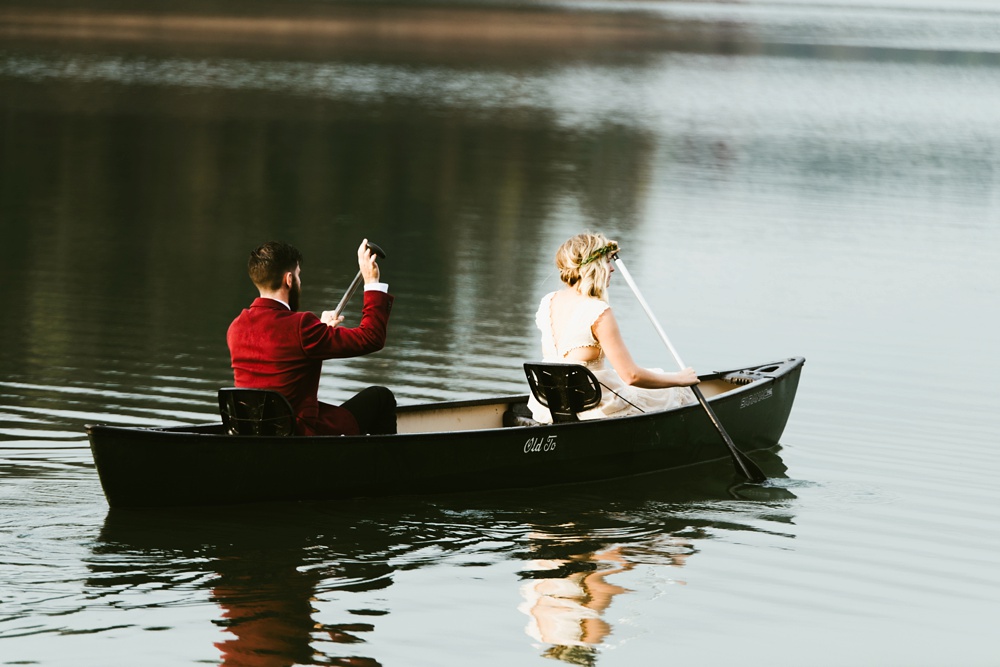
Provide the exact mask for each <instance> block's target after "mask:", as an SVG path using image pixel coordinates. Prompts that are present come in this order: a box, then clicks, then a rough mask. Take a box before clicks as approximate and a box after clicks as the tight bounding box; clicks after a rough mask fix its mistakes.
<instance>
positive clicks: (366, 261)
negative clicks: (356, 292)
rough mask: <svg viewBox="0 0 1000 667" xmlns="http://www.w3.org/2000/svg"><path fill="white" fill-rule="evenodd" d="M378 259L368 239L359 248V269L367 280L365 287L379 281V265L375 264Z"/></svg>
mask: <svg viewBox="0 0 1000 667" xmlns="http://www.w3.org/2000/svg"><path fill="white" fill-rule="evenodd" d="M377 258H378V257H377V256H376V255H375V253H373V252H372V251H371V249H370V248H369V247H368V239H365V240H363V241H362V242H361V245H360V246H358V268H359V269H360V270H361V275H362V276H363V277H364V279H365V285H370V284H371V283H377V282H378V281H379V270H378V264H377V263H376V262H375V260H376V259H377Z"/></svg>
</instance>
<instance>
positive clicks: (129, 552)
mask: <svg viewBox="0 0 1000 667" xmlns="http://www.w3.org/2000/svg"><path fill="white" fill-rule="evenodd" d="M762 466H763V467H764V468H765V470H767V472H768V473H769V474H771V475H772V476H774V477H781V476H782V471H783V465H782V463H781V460H780V458H779V457H778V456H777V455H776V454H774V453H771V454H769V455H768V457H767V459H766V460H764V461H762ZM730 472H731V470H730V467H729V464H728V462H726V463H725V464H724V465H723V464H720V465H718V466H716V465H714V464H713V465H710V466H704V470H703V471H699V472H698V473H697V474H693V473H692V471H686V472H685V473H683V474H677V473H676V472H672V473H663V474H656V475H650V476H647V477H643V478H633V479H629V480H624V481H620V482H612V483H602V484H595V485H582V486H579V487H567V488H560V489H547V490H544V489H543V490H536V491H534V492H532V493H531V498H530V501H529V500H526V499H525V497H524V492H523V491H518V492H511V493H506V492H502V493H496V494H487V495H462V496H447V497H435V498H425V499H421V498H409V499H405V498H404V499H383V500H366V501H357V502H343V503H336V504H332V503H317V504H289V505H280V504H279V505H266V506H251V507H231V508H209V509H200V510H194V511H192V510H155V511H138V512H137V511H122V510H111V511H109V512H108V514H107V516H106V518H105V521H104V525H103V527H102V529H101V531H100V535H99V537H98V539H97V542H96V546H95V547H94V549H93V552H92V554H91V556H90V557H89V558H88V559H87V563H88V567H89V570H90V572H89V578H88V580H87V590H88V595H90V596H91V597H93V598H98V599H102V600H103V601H104V603H105V604H106V605H109V606H111V607H116V606H119V605H121V604H125V603H124V602H123V601H125V600H128V599H129V594H130V593H131V592H134V591H139V590H141V591H144V592H145V593H146V594H149V593H151V592H152V591H156V590H158V591H160V592H162V593H168V592H170V591H172V590H180V591H181V592H183V597H184V598H185V599H187V600H190V599H197V598H199V597H201V599H203V600H205V602H204V603H202V604H206V603H207V604H211V605H213V606H214V607H216V611H215V612H214V614H213V615H212V616H213V617H214V618H213V620H212V622H213V623H214V624H215V625H217V626H218V627H220V628H223V629H224V631H225V634H224V636H222V637H221V638H216V639H215V640H213V646H214V647H215V649H216V650H217V651H218V656H219V659H220V662H221V664H223V665H227V666H236V665H240V666H248V667H279V666H280V667H286V666H289V665H313V664H326V665H329V664H334V665H352V666H364V667H374V666H377V665H380V664H385V663H384V658H381V657H380V656H378V655H376V652H375V651H374V650H373V648H374V647H375V646H376V643H373V639H374V638H375V637H378V636H379V634H380V633H388V632H391V629H389V628H387V627H386V624H385V623H384V621H385V619H386V617H387V616H388V615H390V614H392V613H393V612H394V611H396V604H394V602H393V596H392V590H391V589H392V585H393V580H394V578H395V577H396V576H398V575H401V574H402V573H403V572H405V571H408V570H413V569H422V568H434V567H437V566H440V565H442V564H445V565H447V564H448V561H450V560H453V559H454V560H456V561H458V562H460V563H468V562H470V561H475V562H477V563H482V564H484V565H486V566H489V565H495V564H502V563H503V562H504V561H510V560H514V561H519V562H522V561H523V566H522V567H521V572H520V577H521V581H520V583H519V584H517V586H518V587H519V589H520V594H521V598H522V603H521V605H520V607H519V611H520V612H521V613H523V614H526V615H527V617H528V623H527V632H528V634H529V635H530V636H531V637H532V638H533V639H534V641H536V642H539V643H540V648H539V651H540V653H542V654H543V655H545V656H547V657H551V658H558V659H559V660H562V661H565V662H568V663H571V664H580V665H592V664H595V662H596V660H597V658H598V651H599V649H600V647H601V645H602V644H604V643H606V642H607V640H608V638H609V636H611V635H612V633H613V632H614V628H613V627H611V624H610V622H609V621H608V619H607V618H606V616H605V615H604V614H605V611H606V610H607V609H608V608H609V606H611V605H612V604H613V602H614V600H615V598H617V597H618V596H621V595H623V594H627V593H628V592H629V591H628V590H627V588H626V587H625V586H623V585H622V583H621V582H620V581H616V578H617V577H619V576H620V575H623V574H625V573H628V572H630V571H632V570H633V569H636V568H640V569H641V568H657V569H659V568H671V569H674V568H680V567H682V566H683V565H684V563H685V561H686V560H687V559H688V558H689V557H690V556H691V555H692V554H694V553H696V552H697V545H698V543H699V542H701V541H704V540H708V539H712V538H713V531H717V530H720V529H729V528H732V527H733V526H732V525H731V524H730V523H729V522H730V521H735V522H737V524H738V525H737V527H738V528H739V529H741V530H758V529H760V527H758V526H754V525H748V524H741V523H739V522H740V521H742V520H743V518H745V517H747V516H753V515H755V514H760V515H766V516H767V517H768V521H769V522H771V523H773V522H774V521H775V520H777V521H787V520H788V519H787V518H782V514H784V513H785V512H786V511H787V510H786V509H785V507H786V503H787V501H788V500H789V499H790V498H792V497H793V496H792V494H791V493H790V492H789V491H787V490H786V489H783V488H781V487H780V486H775V487H772V488H768V487H754V488H755V489H757V493H758V499H757V500H755V501H745V500H738V499H739V497H740V489H739V488H736V489H732V488H729V487H728V486H726V484H725V482H724V481H723V480H728V479H731V477H732V476H731V474H729V473H730ZM529 502H530V504H528V503H529ZM732 502H738V503H739V504H740V507H739V509H738V510H737V511H736V512H735V513H733V514H732V517H731V518H727V516H728V515H727V512H726V510H725V507H726V504H727V503H732ZM699 503H703V504H704V507H705V513H704V516H699V514H698V512H697V511H695V510H694V508H697V506H698V505H699ZM669 580H670V581H671V582H673V583H682V582H680V581H678V579H677V578H676V577H674V576H670V577H669ZM433 595H434V592H433V591H425V592H424V593H422V594H421V595H420V596H433ZM463 597H464V596H463ZM399 604H400V607H401V608H400V610H399V611H400V612H402V613H413V611H414V610H413V609H412V608H411V607H409V606H407V605H410V604H412V603H411V602H406V601H404V602H402V603H399ZM468 605H469V606H468V608H467V609H466V608H465V606H464V604H463V613H470V614H472V613H475V614H478V615H484V614H485V615H489V613H493V612H484V611H483V610H479V611H476V610H475V608H474V605H475V603H474V602H471V601H470V602H468ZM497 611H499V613H501V614H503V613H505V612H504V610H502V609H500V610H497ZM509 611H510V613H511V614H514V613H517V612H515V611H514V610H513V609H510V610H509ZM324 621H328V622H324ZM329 621H332V622H329ZM389 625H390V627H391V625H392V624H389ZM439 630H441V631H442V632H443V633H444V635H445V636H447V635H448V632H449V629H448V628H443V629H439ZM193 634H195V635H197V634H198V633H193ZM508 641H510V642H513V643H514V644H515V645H517V644H519V643H520V642H522V641H523V635H520V636H516V637H515V636H512V637H510V638H509V640H508Z"/></svg>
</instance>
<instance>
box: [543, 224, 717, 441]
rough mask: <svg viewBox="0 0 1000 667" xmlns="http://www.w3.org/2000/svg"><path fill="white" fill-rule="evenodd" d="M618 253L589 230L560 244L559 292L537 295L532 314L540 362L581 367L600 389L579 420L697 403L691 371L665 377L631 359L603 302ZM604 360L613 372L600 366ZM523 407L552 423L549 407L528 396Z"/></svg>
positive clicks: (609, 242) (613, 316) (666, 374)
mask: <svg viewBox="0 0 1000 667" xmlns="http://www.w3.org/2000/svg"><path fill="white" fill-rule="evenodd" d="M617 251H618V244H617V243H616V242H615V241H610V240H608V239H607V238H606V237H605V236H604V235H603V234H591V233H589V232H588V233H584V234H577V235H576V236H574V237H572V238H571V239H569V240H568V241H566V242H565V243H563V244H562V245H561V246H559V250H557V251H556V268H558V269H559V278H560V280H562V282H563V288H562V289H561V290H558V291H556V292H551V293H549V294H546V295H545V296H544V297H542V302H541V304H539V306H538V312H537V313H536V314H535V323H536V324H537V325H538V328H539V330H540V331H541V332H542V358H543V360H544V361H554V362H560V363H575V364H580V365H583V366H586V367H587V368H589V369H590V370H591V371H592V372H593V373H594V375H595V376H597V379H598V380H599V381H600V383H601V385H602V386H601V402H600V404H599V405H598V406H597V407H596V408H593V409H592V410H588V411H586V412H581V413H580V414H579V415H577V416H578V417H579V418H580V419H600V418H603V417H622V416H625V415H632V414H639V413H642V412H654V411H657V410H666V409H669V408H673V407H677V406H680V405H686V404H688V403H695V402H697V399H696V398H695V396H694V393H693V392H692V391H691V390H690V389H687V387H689V386H691V385H694V384H698V376H697V375H696V374H695V372H694V370H693V369H691V368H685V369H684V370H682V371H679V372H677V373H664V372H663V371H661V370H659V369H654V368H643V367H641V366H639V365H637V364H636V363H635V361H633V360H632V355H631V354H629V351H628V348H627V347H626V346H625V341H624V340H622V335H621V331H620V330H619V329H618V322H617V320H615V315H614V312H613V311H612V310H611V306H610V305H609V304H608V296H607V289H608V283H609V282H610V280H611V274H612V273H614V270H615V269H614V265H613V264H612V262H611V257H612V255H614V253H615V252H617ZM605 359H607V360H608V361H609V362H611V366H612V368H607V367H606V366H605ZM528 405H529V407H530V408H531V412H532V415H533V417H534V418H535V420H536V421H539V422H543V423H549V422H551V421H552V415H551V414H550V413H549V410H548V408H546V407H544V406H542V405H541V404H539V403H538V402H537V401H536V400H535V398H534V397H533V396H532V397H531V398H530V399H529V401H528Z"/></svg>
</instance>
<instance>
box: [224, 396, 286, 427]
mask: <svg viewBox="0 0 1000 667" xmlns="http://www.w3.org/2000/svg"><path fill="white" fill-rule="evenodd" d="M219 412H220V413H221V415H222V425H223V426H225V428H226V433H228V434H229V435H293V434H294V433H295V413H294V412H293V411H292V406H291V404H290V403H289V402H288V399H287V398H285V397H284V396H282V395H281V394H279V393H278V392H276V391H270V390H268V389H242V388H239V387H225V388H223V389H220V390H219Z"/></svg>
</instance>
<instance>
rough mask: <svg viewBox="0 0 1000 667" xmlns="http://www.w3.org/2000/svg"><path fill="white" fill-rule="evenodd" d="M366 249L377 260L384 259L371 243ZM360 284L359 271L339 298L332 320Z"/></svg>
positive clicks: (362, 278) (378, 249)
mask: <svg viewBox="0 0 1000 667" xmlns="http://www.w3.org/2000/svg"><path fill="white" fill-rule="evenodd" d="M368 249H369V250H371V251H372V252H373V253H375V256H376V257H378V258H379V259H385V251H384V250H382V248H379V247H378V246H377V245H375V244H374V243H372V242H371V241H369V242H368ZM362 282H364V276H362V275H361V271H358V275H356V276H354V280H353V281H352V282H351V286H350V287H348V288H347V291H346V292H344V296H343V298H341V300H340V303H338V304H337V307H336V308H335V309H334V311H333V319H334V320H335V321H336V319H337V318H338V317H340V312H341V311H342V310H344V306H346V305H347V302H348V301H350V300H351V297H352V296H354V293H355V292H356V291H357V289H358V287H359V286H360V285H361V283H362Z"/></svg>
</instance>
